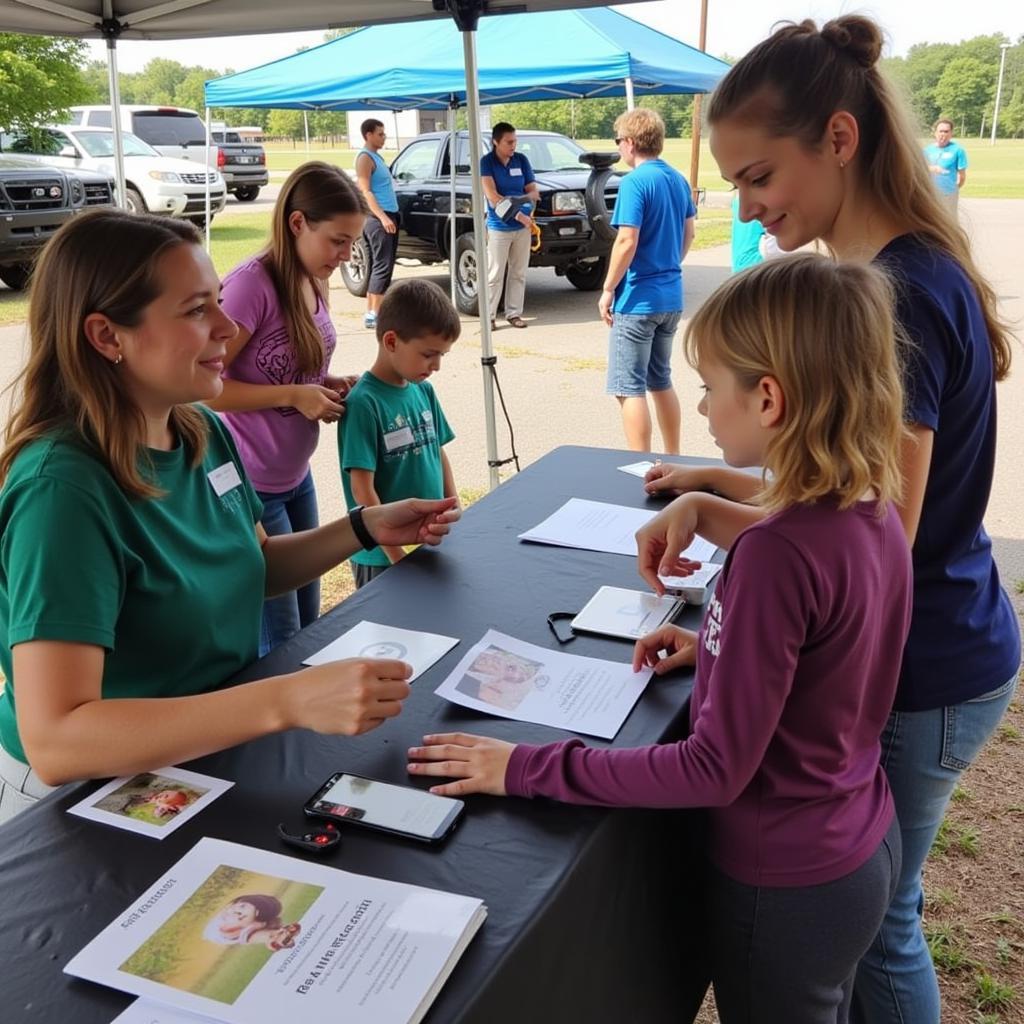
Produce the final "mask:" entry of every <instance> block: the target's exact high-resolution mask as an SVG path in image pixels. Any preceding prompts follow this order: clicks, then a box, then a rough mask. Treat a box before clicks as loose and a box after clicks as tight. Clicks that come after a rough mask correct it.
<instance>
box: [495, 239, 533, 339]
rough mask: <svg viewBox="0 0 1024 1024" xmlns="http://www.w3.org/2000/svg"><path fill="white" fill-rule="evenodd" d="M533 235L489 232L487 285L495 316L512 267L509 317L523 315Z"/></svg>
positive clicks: (509, 280)
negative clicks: (506, 271)
mask: <svg viewBox="0 0 1024 1024" xmlns="http://www.w3.org/2000/svg"><path fill="white" fill-rule="evenodd" d="M530 240H531V236H530V232H529V231H528V230H527V229H526V228H520V229H519V230H518V231H491V230H490V229H488V231H487V285H488V290H489V291H490V295H491V316H492V317H493V316H494V314H495V312H496V311H497V309H498V305H499V304H500V302H501V288H502V284H503V283H504V279H505V268H506V266H507V267H508V292H507V293H506V295H505V317H506V318H507V319H510V318H511V317H514V316H522V315H523V300H524V299H525V297H526V268H527V267H528V266H529V264H530Z"/></svg>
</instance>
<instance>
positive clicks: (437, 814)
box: [302, 772, 466, 843]
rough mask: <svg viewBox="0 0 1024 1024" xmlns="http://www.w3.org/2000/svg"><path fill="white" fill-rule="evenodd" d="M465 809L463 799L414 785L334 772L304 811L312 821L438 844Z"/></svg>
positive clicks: (312, 797)
mask: <svg viewBox="0 0 1024 1024" xmlns="http://www.w3.org/2000/svg"><path fill="white" fill-rule="evenodd" d="M465 806H466V805H465V804H464V803H463V802H462V801H461V800H453V799H452V798H451V797H447V796H435V795H434V794H433V793H426V792H424V791H423V790H422V789H413V788H412V787H411V786H396V785H394V784H393V783H391V782H381V781H380V780H379V779H367V778H364V777H363V776H361V775H350V774H348V772H335V774H334V775H332V776H331V777H330V778H329V779H328V780H327V781H326V782H325V783H324V784H323V785H322V786H321V787H320V788H319V789H318V790H317V791H316V792H315V793H314V794H313V795H312V796H311V797H310V798H309V799H308V800H307V801H306V804H305V806H304V807H303V808H302V810H303V811H304V812H305V813H306V814H307V815H309V816H310V817H311V818H329V819H330V820H331V821H342V822H346V823H347V824H352V825H365V826H366V827H367V828H374V829H377V830H379V831H381V832H390V833H391V834H392V835H398V836H408V837H409V838H410V839H419V840H421V841H422V842H425V843H436V842H437V841H438V840H440V839H444V837H445V836H446V835H448V833H449V832H451V830H452V829H453V828H455V825H456V822H458V820H459V816H460V815H461V814H462V812H463V810H464V808H465Z"/></svg>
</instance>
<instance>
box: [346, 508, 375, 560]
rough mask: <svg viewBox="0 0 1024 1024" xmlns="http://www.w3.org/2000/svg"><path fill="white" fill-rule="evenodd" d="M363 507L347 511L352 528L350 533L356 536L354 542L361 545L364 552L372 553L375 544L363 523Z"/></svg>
mask: <svg viewBox="0 0 1024 1024" xmlns="http://www.w3.org/2000/svg"><path fill="white" fill-rule="evenodd" d="M364 507H365V506H363V505H356V506H355V507H354V508H350V509H349V510H348V521H349V523H350V524H351V526H352V532H353V533H354V534H355V535H356V540H357V541H359V543H360V544H362V545H363V550H364V551H372V550H373V549H374V548H375V547H377V546H378V545H377V542H376V541H375V540H374V539H373V534H371V533H370V531H369V530H368V529H367V528H366V523H365V522H364V521H363V508H364Z"/></svg>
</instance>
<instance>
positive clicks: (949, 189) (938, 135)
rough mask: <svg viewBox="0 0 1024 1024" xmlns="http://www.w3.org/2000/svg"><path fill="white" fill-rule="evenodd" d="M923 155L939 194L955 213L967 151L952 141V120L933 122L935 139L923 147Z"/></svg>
mask: <svg viewBox="0 0 1024 1024" xmlns="http://www.w3.org/2000/svg"><path fill="white" fill-rule="evenodd" d="M924 155H925V159H926V160H927V161H928V170H929V171H931V172H932V178H934V180H935V187H936V188H937V189H938V190H939V195H940V196H941V197H942V198H943V200H944V201H945V202H947V203H948V204H949V207H950V209H951V210H952V211H953V212H954V213H956V207H957V201H958V200H959V198H960V189H962V188H963V187H964V182H965V181H966V180H967V153H966V152H965V151H964V148H963V146H961V145H960V144H959V143H957V142H954V141H953V122H952V121H947V120H946V119H945V118H943V119H942V120H941V121H936V122H935V141H934V142H931V143H929V144H928V145H927V146H925V147H924Z"/></svg>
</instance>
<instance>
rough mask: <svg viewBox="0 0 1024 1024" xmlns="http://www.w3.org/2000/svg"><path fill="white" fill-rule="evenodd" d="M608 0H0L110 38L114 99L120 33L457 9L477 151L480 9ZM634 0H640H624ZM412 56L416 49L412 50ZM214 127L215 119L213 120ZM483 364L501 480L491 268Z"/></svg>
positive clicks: (256, 27) (13, 10) (76, 30)
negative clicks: (284, 1) (477, 31)
mask: <svg viewBox="0 0 1024 1024" xmlns="http://www.w3.org/2000/svg"><path fill="white" fill-rule="evenodd" d="M606 2H607V0H293V2H292V3H289V4H282V3H281V2H280V0H164V2H157V3H153V2H152V0H0V31H2V32H23V33H28V34H32V35H48V36H72V37H77V38H103V39H105V40H106V41H107V67H108V74H109V77H110V100H111V104H112V105H113V106H114V107H115V108H117V107H119V106H120V93H119V90H118V79H117V41H118V40H119V39H187V38H200V37H216V36H233V35H257V34H261V33H271V32H299V31H305V30H315V29H329V28H347V27H350V26H357V25H374V24H380V23H384V22H398V21H418V20H426V19H432V18H443V17H451V18H453V19H454V20H455V23H456V24H457V25H458V28H459V30H460V31H461V32H462V39H463V54H464V60H465V67H466V93H467V96H466V99H467V104H466V105H467V107H468V109H469V130H470V152H471V153H479V152H480V146H481V140H480V116H479V108H480V100H479V94H478V89H477V64H476V27H477V23H478V21H479V19H480V17H482V16H485V15H488V16H489V15H501V14H511V13H523V12H529V11H548V10H559V9H564V8H584V7H599V6H603V5H604V3H606ZM620 2H624V3H636V2H638V0H620ZM410 59H412V55H410ZM111 121H112V124H113V129H114V153H115V158H116V177H117V186H118V192H119V194H120V195H121V196H123V195H124V162H123V154H122V141H121V120H120V117H118V116H117V115H116V113H115V116H113V117H112V118H111ZM207 132H209V125H207ZM483 211H484V197H483V192H482V190H481V187H480V179H479V175H473V230H474V233H475V235H476V238H477V239H478V240H479V239H482V238H483V237H484V216H483ZM478 287H479V290H480V316H481V319H480V330H481V348H482V356H481V364H482V368H483V375H484V415H485V418H486V427H487V462H488V466H489V469H490V484H491V487H492V488H493V487H495V486H497V484H498V467H499V466H500V465H501V461H500V460H499V459H498V451H497V431H496V424H495V415H494V384H493V377H492V368H493V366H494V362H495V357H494V347H493V344H492V340H491V329H490V308H491V303H490V295H489V293H488V287H487V275H486V274H481V275H479V285H478Z"/></svg>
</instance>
